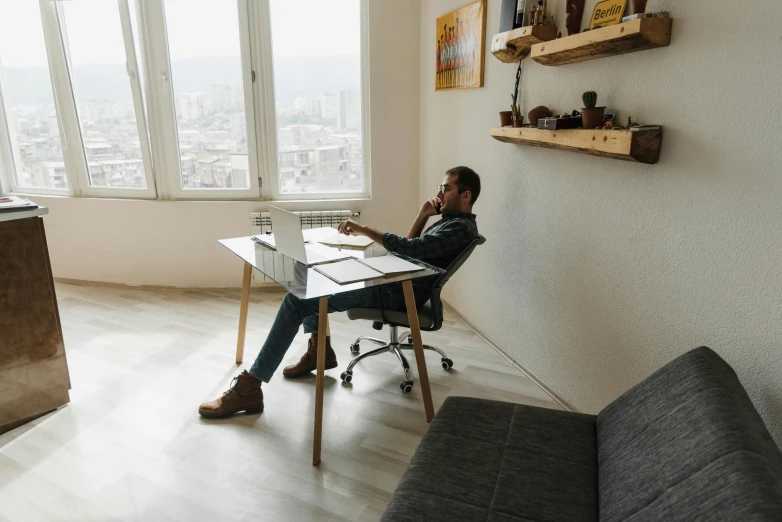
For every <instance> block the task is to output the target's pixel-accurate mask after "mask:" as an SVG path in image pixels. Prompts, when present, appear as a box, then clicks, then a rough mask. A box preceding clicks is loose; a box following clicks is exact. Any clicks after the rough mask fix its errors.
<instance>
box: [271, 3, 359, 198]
mask: <svg viewBox="0 0 782 522" xmlns="http://www.w3.org/2000/svg"><path fill="white" fill-rule="evenodd" d="M259 5H260V6H261V9H260V11H262V12H263V13H262V16H263V18H262V19H260V20H256V24H258V25H257V26H258V27H259V28H260V29H262V32H261V33H260V34H262V35H266V40H267V41H266V42H264V43H265V45H264V46H263V47H261V48H259V49H258V50H257V52H258V55H259V56H261V57H262V59H263V63H264V64H269V65H268V66H267V67H268V69H269V70H268V71H264V72H265V73H266V74H263V75H262V76H261V78H262V82H260V83H263V84H264V91H266V92H270V93H271V102H270V104H269V105H267V106H268V107H273V108H274V110H272V111H270V112H271V114H268V112H269V111H267V114H266V115H265V118H266V126H265V131H266V136H267V140H266V141H267V142H268V145H267V147H266V149H267V161H266V174H267V177H268V178H269V179H268V185H267V186H268V187H269V189H270V194H269V195H270V196H271V198H272V199H273V200H274V201H301V200H345V199H370V198H371V197H372V173H371V168H370V165H371V156H370V150H371V132H370V114H369V113H370V111H369V105H370V96H369V67H370V65H369V0H359V8H360V10H361V12H360V14H359V23H360V25H361V27H360V33H361V39H360V47H361V48H360V51H359V52H360V67H361V72H360V74H361V148H362V155H361V156H362V158H361V159H362V164H363V165H362V169H363V171H362V176H363V178H364V179H363V183H362V186H363V190H362V191H361V192H301V193H293V194H282V193H280V174H279V167H278V146H277V110H276V107H277V104H276V97H275V94H276V93H275V90H274V65H273V64H274V49H273V46H272V40H271V8H270V4H269V0H261V1H260V2H259ZM267 96H268V95H267ZM265 101H266V100H265ZM269 152H271V153H269Z"/></svg>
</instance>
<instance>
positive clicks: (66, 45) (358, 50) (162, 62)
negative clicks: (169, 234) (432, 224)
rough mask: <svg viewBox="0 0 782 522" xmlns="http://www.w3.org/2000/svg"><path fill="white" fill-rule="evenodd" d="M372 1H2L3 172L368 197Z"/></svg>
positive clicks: (223, 191)
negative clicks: (368, 21)
mask: <svg viewBox="0 0 782 522" xmlns="http://www.w3.org/2000/svg"><path fill="white" fill-rule="evenodd" d="M367 2H368V0H296V1H295V2H291V1H289V0H287V1H286V0H147V1H143V2H141V1H139V0H38V1H35V0H29V1H23V2H19V1H18V0H0V180H2V181H3V182H4V184H6V185H7V186H8V187H10V188H11V190H12V191H17V192H55V193H63V194H71V195H77V196H78V195H98V196H103V195H105V196H112V197H147V198H163V199H200V198H207V199H213V198H236V199H258V198H267V199H268V198H277V199H285V198H300V197H302V194H306V196H304V197H309V198H316V199H322V198H337V197H343V196H350V197H355V196H356V195H365V194H368V188H369V183H368V172H367V169H366V164H368V161H367V155H366V154H364V150H365V148H366V147H367V144H368V140H367V139H366V129H367V125H366V124H365V119H366V110H364V108H365V107H366V106H367V99H366V95H365V93H366V92H367V89H366V88H365V84H366V82H367V81H368V80H367V75H366V68H365V66H364V65H365V61H366V34H365V33H366V27H365V26H366V4H367ZM302 13H307V16H302ZM97 21H99V22H97ZM302 33H306V34H308V35H310V37H309V38H307V39H301V38H300V35H301V34H302ZM313 41H317V42H318V45H314V46H313V45H312V42H313Z"/></svg>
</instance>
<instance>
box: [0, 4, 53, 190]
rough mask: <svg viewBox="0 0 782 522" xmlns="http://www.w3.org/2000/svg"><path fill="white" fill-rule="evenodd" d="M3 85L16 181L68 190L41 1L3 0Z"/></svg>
mask: <svg viewBox="0 0 782 522" xmlns="http://www.w3.org/2000/svg"><path fill="white" fill-rule="evenodd" d="M0 86H2V87H3V92H2V99H3V101H4V102H5V109H6V115H7V116H8V122H7V124H8V131H9V134H10V136H11V149H12V150H13V157H14V164H15V171H16V172H15V179H16V185H17V186H20V187H27V188H35V187H38V188H47V189H63V190H64V189H67V188H68V180H67V178H66V177H65V163H63V157H62V144H61V142H60V130H59V129H60V128H59V125H58V123H57V113H56V111H55V108H54V97H53V95H52V86H51V78H50V76H49V64H48V61H47V59H46V43H45V41H44V38H43V25H42V22H41V13H40V11H39V7H38V2H19V1H18V0H0Z"/></svg>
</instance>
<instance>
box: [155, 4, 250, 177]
mask: <svg viewBox="0 0 782 522" xmlns="http://www.w3.org/2000/svg"><path fill="white" fill-rule="evenodd" d="M165 6H166V31H167V33H168V45H169V53H170V57H171V75H172V82H173V86H174V104H175V108H176V120H177V131H178V135H179V153H180V155H181V164H182V173H181V174H182V175H181V182H182V188H184V189H248V188H250V173H249V166H248V156H247V123H246V117H245V107H244V92H243V87H242V63H241V47H240V44H239V14H238V12H237V3H236V2H235V1H226V0H166V2H165Z"/></svg>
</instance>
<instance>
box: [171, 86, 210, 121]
mask: <svg viewBox="0 0 782 522" xmlns="http://www.w3.org/2000/svg"><path fill="white" fill-rule="evenodd" d="M174 104H175V106H176V113H177V118H178V119H183V120H195V119H197V118H203V117H204V116H206V97H205V96H204V93H202V92H183V93H178V94H176V95H175V96H174Z"/></svg>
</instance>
